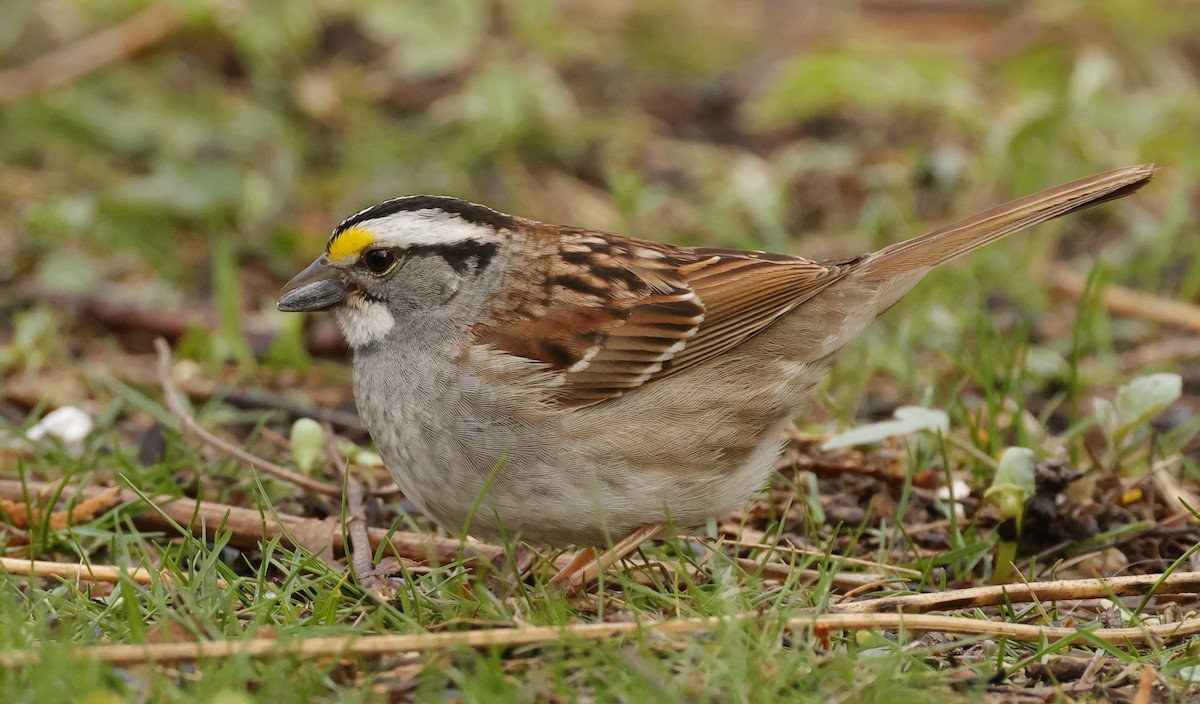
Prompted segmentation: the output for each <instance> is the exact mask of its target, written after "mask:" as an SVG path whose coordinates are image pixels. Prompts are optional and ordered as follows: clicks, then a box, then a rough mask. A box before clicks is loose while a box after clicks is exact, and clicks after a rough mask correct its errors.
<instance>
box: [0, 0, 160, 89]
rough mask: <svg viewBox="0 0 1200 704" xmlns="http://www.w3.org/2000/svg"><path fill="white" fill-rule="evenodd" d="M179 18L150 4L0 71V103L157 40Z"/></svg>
mask: <svg viewBox="0 0 1200 704" xmlns="http://www.w3.org/2000/svg"><path fill="white" fill-rule="evenodd" d="M178 26H179V19H178V17H176V13H175V11H174V10H173V9H172V8H170V7H168V6H166V5H163V4H157V3H156V4H152V5H150V6H149V7H147V8H146V9H145V10H142V11H141V12H139V13H138V14H136V15H134V16H133V17H130V18H129V19H127V20H125V21H124V22H120V23H118V24H115V25H113V26H112V27H108V28H107V29H103V30H101V31H99V32H96V33H95V34H93V35H91V36H88V37H86V38H84V39H82V40H80V41H78V42H75V43H74V44H71V45H69V46H65V47H62V48H60V49H57V50H55V51H52V52H50V53H49V54H46V55H45V56H41V57H38V58H36V59H34V60H33V61H30V62H29V63H27V64H25V65H24V66H18V67H16V68H10V69H8V70H6V71H0V104H3V103H7V102H11V101H13V100H16V99H18V98H23V97H25V96H26V95H30V94H32V93H36V92H38V91H42V90H46V89H47V88H53V87H55V86H60V85H63V84H66V83H69V82H70V81H72V80H74V79H75V78H78V77H79V76H82V75H83V74H85V73H91V72H92V71H95V70H96V69H99V68H101V67H102V66H106V65H108V64H111V63H113V62H115V61H119V60H120V59H124V58H126V57H129V56H132V55H134V54H136V53H138V52H139V51H143V50H145V49H146V48H148V47H150V46H153V45H154V44H157V43H158V42H160V41H162V40H163V39H165V38H166V37H167V36H169V35H170V34H171V32H174V31H175V28H176V27H178Z"/></svg>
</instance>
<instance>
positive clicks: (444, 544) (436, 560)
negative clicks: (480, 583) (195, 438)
mask: <svg viewBox="0 0 1200 704" xmlns="http://www.w3.org/2000/svg"><path fill="white" fill-rule="evenodd" d="M109 490H110V489H108V488H100V487H83V488H80V489H77V490H68V491H66V492H64V493H63V496H64V497H68V496H70V495H71V491H74V493H75V494H76V495H78V496H82V497H84V498H85V499H86V498H89V497H92V496H97V495H99V494H101V493H103V492H106V491H109ZM56 491H57V485H55V484H49V483H43V482H32V481H26V482H22V481H20V480H17V479H0V498H3V499H10V500H12V501H22V502H23V501H25V500H26V498H27V497H28V498H29V499H35V498H38V497H43V496H45V497H50V496H54V495H55V493H56ZM120 498H121V503H123V504H131V505H139V504H140V505H143V506H145V507H146V508H147V509H150V506H149V505H148V504H146V503H145V502H143V500H142V497H141V496H139V495H138V494H137V493H135V492H132V491H129V490H123V491H121V494H120ZM149 500H150V502H151V503H153V504H154V506H155V507H157V508H158V511H161V512H162V515H160V514H159V513H158V512H156V511H150V512H147V513H143V514H141V515H139V516H138V517H137V518H136V519H135V524H136V525H137V526H138V527H139V528H143V529H150V530H165V531H169V532H173V531H174V530H175V529H174V526H173V524H172V522H174V523H178V524H179V525H181V526H183V527H184V528H185V529H187V530H189V531H191V532H192V534H193V535H196V536H204V535H205V534H206V532H207V533H209V534H211V531H213V530H214V529H215V528H216V527H217V526H224V528H225V529H226V530H228V531H230V533H231V538H230V543H231V544H232V545H234V546H236V547H242V548H254V547H258V545H259V544H260V543H261V542H264V541H267V540H270V539H271V538H274V537H276V536H281V537H283V538H284V539H285V540H287V538H288V536H289V535H292V534H295V533H296V532H299V531H301V530H302V526H303V524H305V522H307V521H310V520H313V519H307V518H302V517H300V516H292V515H289V514H286V513H271V512H259V511H255V510H252V509H247V508H238V507H236V506H226V505H225V504H218V503H212V502H201V501H195V500H192V499H187V498H180V497H176V496H152V497H149ZM367 538H368V540H369V541H370V544H371V549H372V550H378V549H379V547H380V546H381V545H382V546H385V551H386V552H387V553H389V554H391V555H394V556H396V557H398V558H401V559H410V560H419V561H422V562H425V563H430V564H449V563H452V562H455V561H457V560H459V559H461V558H462V557H463V556H465V557H467V558H471V559H483V560H489V561H490V560H492V559H494V558H496V557H498V556H499V555H501V554H502V553H503V548H500V547H496V546H494V545H484V544H467V545H466V546H464V545H463V543H462V541H459V540H452V539H450V538H439V537H437V536H432V535H422V534H419V533H409V532H405V531H396V532H392V533H391V536H390V539H389V531H387V530H384V529H382V528H369V529H368V530H367ZM329 540H330V545H331V546H332V547H333V548H334V550H340V549H341V547H342V534H341V531H339V530H331V531H330V535H329ZM289 545H290V543H289ZM293 547H294V546H293Z"/></svg>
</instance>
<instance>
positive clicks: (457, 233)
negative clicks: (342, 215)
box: [355, 208, 500, 247]
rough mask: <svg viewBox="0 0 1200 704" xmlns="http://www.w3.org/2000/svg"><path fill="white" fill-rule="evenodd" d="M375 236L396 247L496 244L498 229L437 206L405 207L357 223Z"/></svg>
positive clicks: (381, 242) (498, 240) (377, 239)
mask: <svg viewBox="0 0 1200 704" xmlns="http://www.w3.org/2000/svg"><path fill="white" fill-rule="evenodd" d="M355 226H356V227H361V228H363V229H365V230H367V231H368V232H370V233H371V234H373V235H375V238H376V243H378V244H390V245H393V246H397V247H439V246H446V245H455V244H460V243H463V242H479V243H497V242H500V237H499V236H498V235H497V234H496V231H495V230H493V229H492V228H490V227H487V226H485V225H478V224H476V223H473V222H469V221H467V220H464V219H463V218H462V217H460V216H458V215H456V214H453V213H447V212H445V211H443V210H438V209H436V208H426V209H423V210H405V211H401V212H398V213H391V214H389V215H384V216H382V217H379V218H375V219H374V220H364V221H362V222H359V223H357V224H356V225H355Z"/></svg>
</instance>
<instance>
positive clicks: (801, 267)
mask: <svg viewBox="0 0 1200 704" xmlns="http://www.w3.org/2000/svg"><path fill="white" fill-rule="evenodd" d="M696 251H697V253H698V254H702V255H709V256H708V257H707V258H706V259H704V260H701V262H698V264H703V266H698V265H693V266H689V267H686V268H685V269H686V271H685V275H686V278H687V282H688V283H689V284H690V285H691V286H692V288H693V290H695V292H696V295H697V296H699V297H700V300H701V301H703V302H704V308H705V311H706V316H705V320H704V324H703V325H702V326H701V327H700V330H699V332H697V333H696V336H695V337H694V338H692V339H691V340H690V341H689V342H688V344H687V347H686V348H684V349H683V350H682V351H680V352H679V353H678V354H676V355H675V356H674V357H672V359H671V361H670V363H669V364H668V365H666V366H665V368H664V369H663V371H661V372H659V373H658V374H657V375H656V376H655V378H661V377H665V376H669V375H671V374H674V373H677V372H679V371H682V370H683V369H687V368H688V367H690V366H693V365H695V364H699V363H700V362H703V361H705V360H709V359H712V358H713V357H715V356H717V355H720V354H722V353H724V352H726V351H728V350H730V349H732V348H734V347H736V346H737V345H739V344H741V343H743V342H745V341H746V340H748V339H750V338H751V337H753V336H754V335H756V334H758V333H759V332H762V331H763V330H764V329H766V328H767V327H769V326H770V325H771V323H774V322H775V321H776V320H778V319H779V318H780V317H781V316H783V315H785V314H787V313H788V312H790V311H792V310H794V309H795V308H796V307H797V306H799V305H800V304H801V303H804V302H805V301H807V300H808V299H810V298H812V297H813V296H814V295H816V294H817V293H818V292H820V291H821V290H822V289H824V288H825V287H827V286H829V285H830V284H832V283H833V282H835V281H837V280H838V279H840V278H841V277H842V276H843V275H844V274H845V271H846V269H845V265H848V264H852V263H854V261H855V260H848V261H846V262H839V263H838V264H828V265H827V264H819V263H817V262H813V261H809V260H807V259H801V258H799V257H788V256H784V255H776V254H766V253H759V252H738V251H729V250H714V249H702V250H696Z"/></svg>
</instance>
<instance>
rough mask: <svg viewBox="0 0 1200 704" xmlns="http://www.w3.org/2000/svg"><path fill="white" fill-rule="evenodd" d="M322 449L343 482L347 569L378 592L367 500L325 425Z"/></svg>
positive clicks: (359, 483)
mask: <svg viewBox="0 0 1200 704" xmlns="http://www.w3.org/2000/svg"><path fill="white" fill-rule="evenodd" d="M325 451H326V453H328V455H329V461H330V462H332V463H333V466H334V467H335V468H336V469H337V471H338V473H339V474H341V476H342V478H343V481H344V482H345V485H346V517H345V519H344V520H343V521H342V524H343V525H344V526H345V529H346V532H347V533H349V534H350V568H351V569H353V570H354V576H355V577H356V578H357V579H358V583H359V584H361V585H362V586H363V588H364V589H366V590H367V591H369V592H371V593H373V594H374V593H378V591H379V587H380V583H379V579H378V578H376V577H375V576H374V572H375V565H374V561H373V560H372V554H373V553H372V551H371V542H370V537H369V536H368V535H367V500H366V496H365V494H366V492H365V491H364V490H363V483H362V481H361V480H360V479H359V478H358V477H356V476H354V473H353V472H352V471H350V467H349V465H348V464H347V463H346V461H345V460H344V459H342V455H341V453H339V452H338V449H337V442H336V441H335V440H334V435H333V428H332V427H331V426H330V425H328V424H326V425H325Z"/></svg>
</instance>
